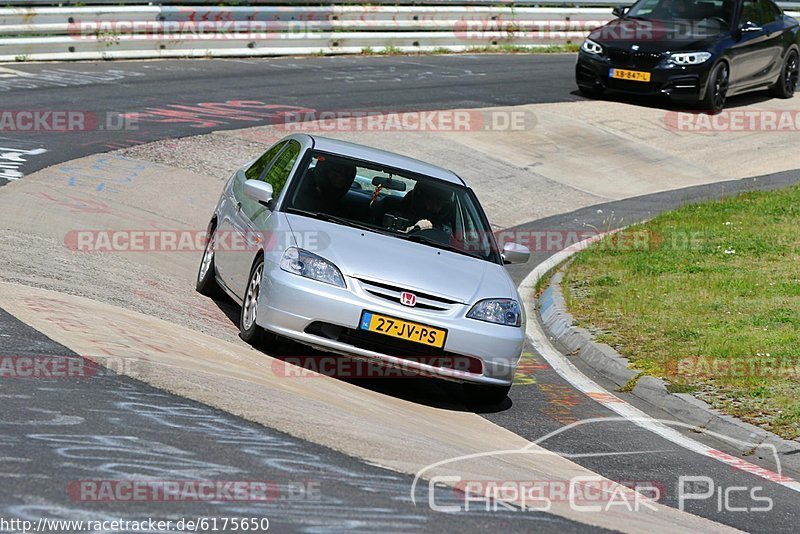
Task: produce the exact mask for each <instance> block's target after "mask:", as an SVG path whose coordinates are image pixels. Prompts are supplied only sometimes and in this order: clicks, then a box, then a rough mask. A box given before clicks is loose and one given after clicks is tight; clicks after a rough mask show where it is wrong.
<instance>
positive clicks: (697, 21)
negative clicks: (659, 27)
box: [626, 0, 736, 37]
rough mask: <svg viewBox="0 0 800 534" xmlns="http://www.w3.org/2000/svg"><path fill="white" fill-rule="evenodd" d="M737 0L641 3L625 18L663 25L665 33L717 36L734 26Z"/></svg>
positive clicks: (682, 0) (644, 1)
mask: <svg viewBox="0 0 800 534" xmlns="http://www.w3.org/2000/svg"><path fill="white" fill-rule="evenodd" d="M735 7H736V0H702V1H701V0H641V1H640V2H637V3H636V4H635V5H634V6H633V7H632V8H631V9H630V10H629V11H628V13H627V14H626V18H633V19H641V20H649V21H656V22H659V23H664V24H663V26H664V27H665V28H664V29H665V30H674V31H678V32H680V33H681V34H684V35H686V36H691V37H701V36H703V35H705V36H711V35H717V34H720V33H722V32H724V31H727V30H728V29H730V27H731V23H732V22H733V16H734V10H735Z"/></svg>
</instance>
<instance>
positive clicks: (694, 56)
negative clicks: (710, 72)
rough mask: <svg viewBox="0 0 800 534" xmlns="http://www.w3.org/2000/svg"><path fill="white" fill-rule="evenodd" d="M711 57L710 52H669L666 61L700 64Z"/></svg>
mask: <svg viewBox="0 0 800 534" xmlns="http://www.w3.org/2000/svg"><path fill="white" fill-rule="evenodd" d="M710 57H711V52H680V53H678V54H671V55H670V56H669V59H668V61H669V62H670V63H672V64H673V65H700V64H701V63H705V62H706V61H708V59H709V58H710Z"/></svg>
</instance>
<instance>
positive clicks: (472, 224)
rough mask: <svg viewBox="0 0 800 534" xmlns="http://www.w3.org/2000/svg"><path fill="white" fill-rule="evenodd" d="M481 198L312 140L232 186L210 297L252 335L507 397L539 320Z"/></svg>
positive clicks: (385, 155) (237, 176)
mask: <svg viewBox="0 0 800 534" xmlns="http://www.w3.org/2000/svg"><path fill="white" fill-rule="evenodd" d="M529 256H530V253H529V251H528V249H526V248H525V247H522V246H520V245H517V244H515V243H506V244H505V245H504V246H503V247H502V248H499V247H498V245H497V242H496V240H495V237H494V235H493V234H492V231H491V227H490V226H489V222H488V221H487V219H486V215H485V214H484V212H483V209H482V208H481V205H480V203H479V202H478V199H477V197H476V195H475V193H474V192H473V191H472V189H470V187H469V186H468V185H467V184H466V183H465V182H464V180H462V179H461V178H459V177H458V176H457V175H456V174H454V173H453V172H451V171H448V170H446V169H442V168H440V167H436V166H434V165H430V164H427V163H423V162H421V161H418V160H415V159H412V158H408V157H404V156H400V155H398V154H393V153H390V152H385V151H382V150H377V149H374V148H369V147H366V146H362V145H356V144H352V143H346V142H343V141H338V140H334V139H327V138H323V137H317V136H309V135H305V134H296V135H290V136H288V137H285V138H284V139H282V140H281V141H280V142H278V143H277V144H275V145H274V146H272V147H271V148H270V149H269V150H267V151H266V152H265V153H264V154H263V155H262V156H261V157H259V158H258V159H256V160H254V161H251V162H249V163H248V164H246V165H245V166H243V167H242V168H240V169H239V170H237V171H236V172H235V173H234V175H233V176H232V177H231V178H230V179H229V180H228V182H227V184H226V185H225V188H224V190H223V192H222V195H221V196H220V199H219V203H218V204H217V207H216V209H215V210H214V214H213V216H212V218H211V222H210V224H209V227H208V239H207V242H206V248H205V252H204V254H203V259H202V262H201V264H200V269H199V272H198V275H197V290H198V291H199V292H200V293H203V294H205V295H208V296H216V295H219V294H220V292H221V291H224V292H225V293H226V294H227V295H229V296H230V297H231V298H233V299H234V300H235V301H236V302H237V303H239V304H240V305H241V317H240V321H239V322H240V325H239V326H240V329H241V334H240V335H241V337H242V339H244V340H245V341H247V342H249V343H252V344H254V345H258V346H262V347H264V346H265V345H268V344H269V343H270V341H272V340H274V339H276V338H278V337H280V336H283V337H286V338H291V339H293V340H295V341H298V342H300V343H303V344H305V345H308V346H311V347H314V348H316V349H319V350H323V351H326V352H333V353H336V354H339V355H344V356H349V357H353V358H356V359H360V360H367V361H370V362H377V363H378V364H379V365H380V367H383V368H387V366H388V368H400V369H403V370H408V371H411V372H414V373H418V374H421V375H425V376H436V377H439V378H443V379H447V380H452V381H457V382H461V383H463V384H464V391H465V394H466V396H467V398H468V400H472V401H476V402H485V403H497V402H500V401H502V400H503V399H505V397H506V395H507V393H508V391H509V389H510V388H511V382H512V380H513V377H514V372H515V369H516V367H517V364H518V362H519V358H520V354H521V352H522V345H523V341H524V339H525V315H524V311H523V308H522V306H521V304H520V298H519V295H518V293H517V290H516V287H515V286H514V283H513V282H512V280H511V278H510V276H509V275H508V273H507V272H506V270H505V268H504V266H503V265H504V264H505V263H512V262H526V261H527V260H528V257H529Z"/></svg>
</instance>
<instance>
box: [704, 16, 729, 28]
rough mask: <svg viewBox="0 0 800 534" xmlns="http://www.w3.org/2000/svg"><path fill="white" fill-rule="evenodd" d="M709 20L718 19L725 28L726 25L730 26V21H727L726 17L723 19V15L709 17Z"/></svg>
mask: <svg viewBox="0 0 800 534" xmlns="http://www.w3.org/2000/svg"><path fill="white" fill-rule="evenodd" d="M708 20H716V21H719V23H720V24H721V25H722V27H723V28H724V27H726V26H728V21H727V20H725V19H723V18H722V17H709V19H708Z"/></svg>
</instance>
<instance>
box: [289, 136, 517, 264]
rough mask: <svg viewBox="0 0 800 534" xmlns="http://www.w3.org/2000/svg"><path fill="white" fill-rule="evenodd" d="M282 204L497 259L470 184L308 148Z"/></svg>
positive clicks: (304, 212) (302, 212) (331, 219)
mask: <svg viewBox="0 0 800 534" xmlns="http://www.w3.org/2000/svg"><path fill="white" fill-rule="evenodd" d="M282 210H283V211H286V212H289V213H295V214H300V215H304V216H308V217H314V218H318V219H322V220H325V221H328V222H334V223H337V224H343V225H348V226H354V227H357V228H361V229H367V230H370V231H374V232H378V233H382V234H385V235H390V236H392V237H396V238H398V239H405V240H408V241H414V242H417V243H421V244H423V245H426V246H431V247H435V248H440V249H444V250H450V251H452V252H456V253H459V254H464V255H467V256H473V257H476V258H480V259H483V260H487V261H491V262H494V263H502V260H501V258H500V256H499V254H498V253H497V249H496V247H495V241H494V239H493V237H492V234H491V228H490V226H489V223H488V221H487V220H486V216H485V215H484V213H483V210H482V209H481V207H480V205H479V204H478V201H477V199H476V197H475V195H474V193H473V192H472V191H470V189H468V188H467V187H465V186H463V185H457V184H452V183H449V182H445V181H442V180H437V179H434V178H431V177H428V176H423V175H419V174H415V173H411V172H408V171H403V170H400V169H394V168H386V167H382V166H380V165H378V164H374V163H369V162H365V161H360V160H355V159H351V158H347V157H343V156H340V155H334V154H328V153H324V152H318V151H315V152H311V153H310V155H309V156H308V157H307V158H306V160H305V163H303V164H302V167H301V169H300V170H298V178H297V179H296V180H294V181H293V183H292V185H291V187H290V190H289V191H287V197H286V201H285V202H284V204H283V207H282Z"/></svg>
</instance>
